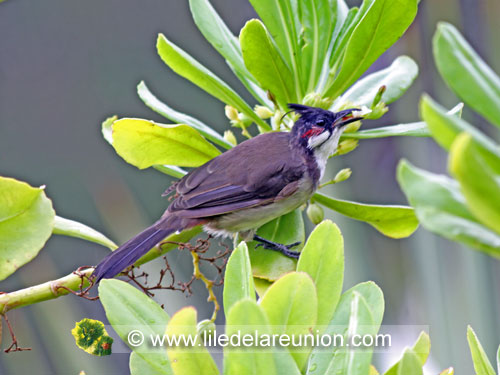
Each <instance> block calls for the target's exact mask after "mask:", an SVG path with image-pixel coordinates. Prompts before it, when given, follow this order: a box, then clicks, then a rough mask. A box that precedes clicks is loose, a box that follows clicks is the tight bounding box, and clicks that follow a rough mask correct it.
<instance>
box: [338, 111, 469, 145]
mask: <svg viewBox="0 0 500 375" xmlns="http://www.w3.org/2000/svg"><path fill="white" fill-rule="evenodd" d="M463 106H464V105H463V103H459V104H457V105H456V106H455V107H453V108H452V109H450V110H449V111H448V112H447V114H448V115H455V116H457V117H460V116H461V115H462V109H463ZM397 136H407V137H430V136H431V133H430V131H429V128H428V126H427V124H426V123H425V122H424V121H419V122H412V123H409V124H400V125H390V126H383V127H381V128H375V129H370V130H362V131H360V132H355V133H344V134H342V136H341V139H344V138H356V139H373V138H385V137H397Z"/></svg>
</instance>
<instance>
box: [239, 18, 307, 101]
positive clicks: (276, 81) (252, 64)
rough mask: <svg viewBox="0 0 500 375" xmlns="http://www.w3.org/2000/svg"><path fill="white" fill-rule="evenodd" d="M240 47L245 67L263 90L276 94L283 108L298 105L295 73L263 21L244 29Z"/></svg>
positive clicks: (250, 24) (253, 23)
mask: <svg viewBox="0 0 500 375" xmlns="http://www.w3.org/2000/svg"><path fill="white" fill-rule="evenodd" d="M240 44H241V50H242V52H243V59H244V61H245V65H246V67H247V69H248V70H249V71H250V73H252V75H253V76H254V77H255V78H256V79H257V81H259V83H260V84H261V86H262V88H264V89H265V90H269V91H270V92H271V93H272V94H274V96H275V97H276V100H277V101H278V102H279V103H280V104H281V106H282V107H283V108H286V103H296V102H297V101H298V98H297V96H296V95H295V91H294V80H293V75H292V72H291V71H290V69H289V67H288V66H287V64H286V62H285V61H284V60H283V58H282V57H281V55H280V53H279V51H278V50H277V49H276V46H275V45H274V44H273V41H272V39H271V37H270V35H269V34H268V32H267V30H266V28H265V26H264V25H263V24H262V22H260V21H259V20H256V19H253V20H250V21H248V22H247V23H246V24H245V26H244V27H243V29H241V33H240Z"/></svg>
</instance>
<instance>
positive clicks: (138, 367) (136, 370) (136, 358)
mask: <svg viewBox="0 0 500 375" xmlns="http://www.w3.org/2000/svg"><path fill="white" fill-rule="evenodd" d="M155 355H156V356H158V357H159V358H160V357H161V356H164V355H165V354H163V353H162V354H150V357H151V360H152V362H154V361H155V360H154V356H155ZM129 369H130V375H165V373H166V372H165V371H164V369H161V368H157V367H156V366H153V365H152V364H150V362H147V361H145V360H144V359H143V358H142V357H141V356H140V355H139V354H137V353H136V352H132V353H130V359H129ZM170 371H171V370H170ZM170 373H171V372H170Z"/></svg>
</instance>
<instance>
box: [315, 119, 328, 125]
mask: <svg viewBox="0 0 500 375" xmlns="http://www.w3.org/2000/svg"><path fill="white" fill-rule="evenodd" d="M325 124H326V122H325V120H318V122H317V123H316V125H318V126H325Z"/></svg>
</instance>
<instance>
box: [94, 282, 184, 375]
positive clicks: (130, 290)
mask: <svg viewBox="0 0 500 375" xmlns="http://www.w3.org/2000/svg"><path fill="white" fill-rule="evenodd" d="M99 299H100V301H101V303H102V306H103V307H104V311H105V312H106V317H107V318H108V321H109V323H110V324H111V326H112V327H113V329H114V330H115V331H116V333H117V334H118V336H120V338H121V339H122V340H123V341H124V342H125V343H126V344H128V345H129V346H130V348H131V349H132V350H133V351H134V352H135V353H137V355H139V356H140V357H141V359H142V360H143V361H146V362H147V363H148V365H149V366H150V367H151V368H153V369H155V371H156V372H158V373H162V374H166V375H168V374H174V372H173V371H172V368H171V366H170V363H169V360H168V357H167V354H166V353H165V350H164V349H163V348H158V350H156V351H155V350H154V349H153V348H151V347H150V346H149V345H147V344H146V343H144V344H143V345H139V346H132V345H130V341H129V334H130V332H131V331H133V330H139V331H140V333H142V335H144V337H145V338H149V337H151V335H160V336H161V335H162V334H163V333H164V330H165V326H166V325H167V323H168V321H169V316H168V314H167V313H166V312H165V311H164V310H163V309H162V308H161V307H160V305H158V304H157V303H156V302H155V301H153V300H152V299H151V298H149V297H148V296H146V295H145V294H144V293H142V292H140V291H139V290H137V289H136V288H134V287H133V286H132V285H130V284H128V283H126V282H124V281H120V280H113V279H104V280H101V282H100V283H99ZM136 337H137V336H136ZM132 342H133V341H132Z"/></svg>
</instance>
